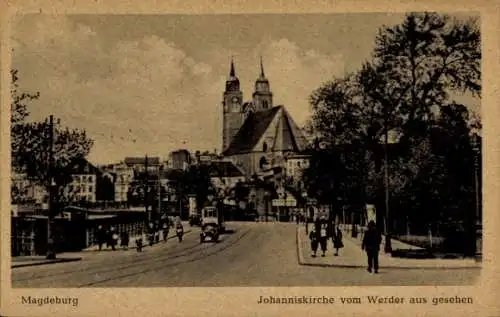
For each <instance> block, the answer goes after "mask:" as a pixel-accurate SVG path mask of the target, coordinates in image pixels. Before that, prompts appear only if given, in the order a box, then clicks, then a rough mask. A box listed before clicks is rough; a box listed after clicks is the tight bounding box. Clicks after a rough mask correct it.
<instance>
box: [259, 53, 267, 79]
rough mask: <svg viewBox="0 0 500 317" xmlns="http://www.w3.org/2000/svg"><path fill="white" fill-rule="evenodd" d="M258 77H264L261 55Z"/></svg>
mask: <svg viewBox="0 0 500 317" xmlns="http://www.w3.org/2000/svg"><path fill="white" fill-rule="evenodd" d="M260 77H266V76H265V75H264V63H263V62H262V55H261V56H260Z"/></svg>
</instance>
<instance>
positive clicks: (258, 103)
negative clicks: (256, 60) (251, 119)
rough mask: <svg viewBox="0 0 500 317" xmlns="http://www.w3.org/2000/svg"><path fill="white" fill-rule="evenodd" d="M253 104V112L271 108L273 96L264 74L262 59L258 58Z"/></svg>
mask: <svg viewBox="0 0 500 317" xmlns="http://www.w3.org/2000/svg"><path fill="white" fill-rule="evenodd" d="M252 96H253V104H254V107H255V111H264V110H267V109H271V108H272V107H273V94H272V92H271V88H270V85H269V80H267V78H266V75H265V74H264V65H263V63H262V57H261V58H260V76H259V78H257V80H256V81H255V91H254V93H253V95H252Z"/></svg>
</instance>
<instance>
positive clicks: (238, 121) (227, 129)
mask: <svg viewBox="0 0 500 317" xmlns="http://www.w3.org/2000/svg"><path fill="white" fill-rule="evenodd" d="M222 106H223V122H224V123H223V148H224V149H226V148H227V147H229V144H230V143H231V141H232V140H233V138H234V136H235V135H236V133H237V132H238V131H239V130H240V128H241V127H242V125H243V124H244V122H245V120H246V119H247V116H248V115H249V114H250V113H252V112H261V111H266V110H268V109H271V108H272V107H273V94H272V93H271V89H270V86H269V81H268V80H267V78H266V76H265V73H264V63H263V61H262V57H261V58H260V74H259V76H258V77H257V80H256V81H255V89H254V92H253V94H252V100H251V101H250V102H243V92H242V91H241V88H240V80H239V79H238V76H237V75H236V68H235V67H234V60H233V58H231V64H230V70H229V77H228V78H227V80H226V90H225V91H224V94H223V100H222Z"/></svg>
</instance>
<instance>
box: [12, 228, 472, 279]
mask: <svg viewBox="0 0 500 317" xmlns="http://www.w3.org/2000/svg"><path fill="white" fill-rule="evenodd" d="M227 228H228V229H229V230H231V229H232V230H234V232H233V233H229V234H225V235H223V236H221V238H220V239H221V241H220V242H219V243H216V244H214V243H210V242H208V243H204V244H200V243H199V236H198V233H199V228H194V230H192V232H190V233H188V234H186V236H185V239H184V241H183V242H182V243H179V242H178V241H177V240H175V239H171V240H169V241H168V242H167V243H166V244H163V243H160V244H158V245H156V246H154V247H152V248H145V250H144V252H143V253H137V252H136V251H135V250H128V251H116V252H102V253H99V252H89V253H87V255H85V256H83V257H84V259H83V260H82V261H78V262H68V263H59V264H50V265H43V266H31V267H21V268H15V269H13V270H12V283H13V287H65V288H67V287H148V286H154V287H168V286H173V287H175V286H179V287H183V286H337V285H338V286H355V285H467V284H472V283H474V282H475V280H476V279H477V278H478V277H479V274H480V270H479V269H455V270H442V269H425V270H421V269H392V268H391V269H384V270H381V272H380V274H379V275H370V274H368V273H367V272H366V271H365V270H364V269H362V268H335V267H314V266H301V265H299V264H298V259H297V247H296V225H295V224H291V223H228V224H227ZM330 256H331V255H330Z"/></svg>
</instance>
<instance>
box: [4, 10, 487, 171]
mask: <svg viewBox="0 0 500 317" xmlns="http://www.w3.org/2000/svg"><path fill="white" fill-rule="evenodd" d="M402 19H403V15H402V14H388V13H383V14H382V13H381V14H372V13H370V14H368V13H358V14H303V15H296V14H294V15H292V14H253V15H57V16H52V15H44V14H37V15H24V16H20V17H18V19H16V20H15V23H14V24H13V25H12V40H13V41H12V46H13V49H14V53H13V55H12V66H13V67H14V68H17V69H18V70H19V76H20V81H19V85H20V87H21V89H22V90H26V91H39V92H40V99H39V100H37V101H35V102H33V103H31V104H30V105H29V111H30V112H31V114H30V120H43V118H46V117H47V116H49V115H50V114H53V115H54V116H56V117H58V118H60V119H61V123H62V125H64V126H68V127H70V128H77V129H85V130H86V132H87V134H88V135H89V136H90V137H91V138H92V139H93V140H94V146H93V148H92V150H91V153H90V154H89V157H88V159H89V161H90V162H92V163H94V164H106V163H113V162H118V161H120V160H123V158H124V157H126V156H144V155H145V154H147V155H149V156H160V157H162V158H163V157H166V156H167V155H168V153H169V152H170V151H172V150H176V149H179V148H187V149H189V150H191V151H196V150H201V151H203V150H210V151H212V150H214V149H217V150H218V151H220V146H221V133H222V107H221V101H222V93H223V90H224V85H225V80H226V78H227V76H228V74H229V64H230V60H231V57H232V58H233V60H234V63H235V68H236V74H237V76H238V77H239V79H240V82H241V87H242V90H243V95H244V99H245V100H250V99H251V94H252V92H253V85H254V82H255V80H256V78H257V77H258V75H259V71H260V68H259V62H260V56H262V59H263V63H264V69H265V73H266V76H267V78H268V79H269V81H270V84H271V90H272V92H273V95H274V103H275V105H285V106H286V108H287V109H288V111H289V113H290V114H291V115H292V117H293V118H294V119H295V121H296V122H297V123H298V124H299V125H303V124H304V123H305V122H306V121H307V119H308V118H309V116H310V106H309V103H308V98H309V95H310V94H311V92H312V91H313V90H314V89H315V88H318V87H319V86H320V85H321V84H322V83H323V82H325V81H327V80H331V79H333V78H334V77H342V76H344V75H345V74H346V73H348V72H353V71H356V70H357V69H358V68H359V67H360V65H361V63H362V62H363V61H365V60H366V59H368V58H369V57H370V54H371V51H372V49H373V45H374V39H375V36H376V34H377V31H378V29H379V28H380V27H382V26H383V25H389V26H392V25H395V24H398V23H400V22H401V21H402ZM464 98H465V100H466V102H467V103H468V104H470V105H471V107H472V109H474V110H478V109H479V101H478V100H474V99H472V98H470V97H464Z"/></svg>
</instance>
